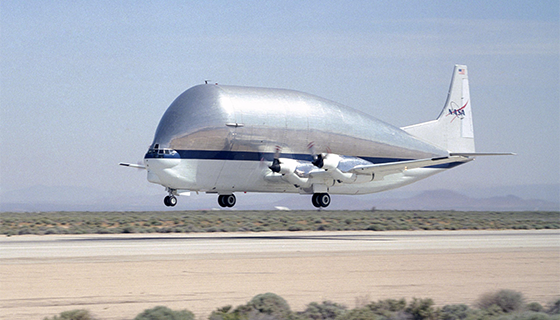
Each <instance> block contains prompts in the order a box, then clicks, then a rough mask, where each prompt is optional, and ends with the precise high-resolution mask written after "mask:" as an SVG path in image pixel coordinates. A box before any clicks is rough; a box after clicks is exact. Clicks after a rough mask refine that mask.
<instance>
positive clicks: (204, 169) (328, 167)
mask: <svg viewBox="0 0 560 320" xmlns="http://www.w3.org/2000/svg"><path fill="white" fill-rule="evenodd" d="M502 154H506V153H475V146H474V131H473V119H472V111H471V101H470V93H469V82H468V73H467V67H466V66H464V65H456V66H455V68H454V71H453V77H452V80H451V85H450V87H449V92H448V96H447V101H446V102H445V105H444V108H443V110H442V111H441V113H440V115H439V116H438V118H437V119H436V120H433V121H429V122H424V123H420V124H416V125H412V126H408V127H403V128H397V127H394V126H391V125H389V124H387V123H385V122H382V121H380V120H378V119H376V118H374V117H372V116H370V115H368V114H365V113H363V112H360V111H357V110H354V109H351V108H349V107H346V106H343V105H341V104H338V103H336V102H333V101H330V100H327V99H323V98H320V97H317V96H314V95H311V94H307V93H303V92H298V91H292V90H284V89H267V88H251V87H238V86H222V85H217V84H216V85H214V84H203V85H198V86H195V87H192V88H190V89H188V90H187V91H185V92H183V93H182V94H181V95H180V96H179V97H177V99H175V101H173V103H172V104H171V106H169V108H168V109H167V111H166V112H165V114H164V115H163V117H162V118H161V121H160V123H159V125H158V127H157V130H156V133H155V137H154V140H153V142H152V144H151V146H150V148H149V150H148V152H147V153H146V155H145V157H144V164H143V165H135V164H129V163H120V165H123V166H129V167H136V168H141V169H146V170H147V172H148V181H150V182H152V183H156V184H160V185H162V186H164V187H165V188H166V190H167V193H168V195H167V196H166V197H165V198H164V203H165V205H167V206H170V207H172V206H175V205H176V204H177V198H176V196H178V195H181V194H182V193H184V192H189V191H196V192H206V193H215V194H218V203H219V205H220V206H222V207H233V206H234V205H235V203H236V198H235V195H234V193H235V192H275V193H278V192H286V193H288V192H289V193H300V194H309V195H312V197H311V202H312V204H313V205H314V206H315V207H318V208H319V207H327V206H328V205H329V204H330V201H331V197H330V194H366V193H374V192H380V191H384V190H389V189H394V188H397V187H401V186H404V185H407V184H410V183H413V182H415V181H418V180H420V179H424V178H426V177H429V176H431V175H434V174H436V173H438V172H442V171H444V170H447V169H450V168H453V167H456V166H458V165H461V164H464V163H466V162H469V161H471V160H473V159H474V158H473V157H474V156H477V155H502ZM508 154H509V153H508Z"/></svg>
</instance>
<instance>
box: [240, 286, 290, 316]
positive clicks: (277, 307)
mask: <svg viewBox="0 0 560 320" xmlns="http://www.w3.org/2000/svg"><path fill="white" fill-rule="evenodd" d="M247 306H248V307H250V308H253V309H255V310H256V311H258V312H259V313H264V314H267V315H272V316H275V317H277V318H278V319H288V318H289V317H290V315H291V313H292V311H291V310H290V305H288V302H286V300H284V298H282V297H280V296H279V295H277V294H274V293H270V292H268V293H264V294H259V295H256V296H255V297H254V298H253V299H251V301H249V303H247Z"/></svg>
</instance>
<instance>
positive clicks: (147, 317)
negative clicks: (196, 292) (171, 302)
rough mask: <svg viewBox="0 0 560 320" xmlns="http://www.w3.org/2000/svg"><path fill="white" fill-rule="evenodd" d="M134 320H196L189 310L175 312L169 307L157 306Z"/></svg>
mask: <svg viewBox="0 0 560 320" xmlns="http://www.w3.org/2000/svg"><path fill="white" fill-rule="evenodd" d="M134 320H194V314H193V313H192V312H190V311H188V310H181V311H174V310H171V309H169V308H167V307H163V306H157V307H154V308H152V309H146V310H144V311H143V312H142V313H140V314H139V315H137V316H136V318H134Z"/></svg>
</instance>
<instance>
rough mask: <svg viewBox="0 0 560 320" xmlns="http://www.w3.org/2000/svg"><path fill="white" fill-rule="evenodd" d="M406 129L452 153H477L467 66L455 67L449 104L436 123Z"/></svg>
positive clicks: (430, 122)
mask: <svg viewBox="0 0 560 320" xmlns="http://www.w3.org/2000/svg"><path fill="white" fill-rule="evenodd" d="M402 129H403V130H404V131H406V132H408V133H410V134H411V135H413V136H415V137H418V138H419V139H422V140H424V141H427V142H429V143H431V144H433V145H435V146H437V147H440V148H442V149H445V150H448V151H449V152H454V153H457V152H459V153H473V152H475V148H474V130H473V118H472V108H471V98H470V92H469V77H468V72H467V66H464V65H455V69H454V70H453V77H452V79H451V85H450V86H449V92H448V94H447V101H446V102H445V106H444V108H443V110H442V112H441V113H440V115H439V117H438V118H437V119H436V120H433V121H428V122H424V123H419V124H415V125H412V126H408V127H404V128H402Z"/></svg>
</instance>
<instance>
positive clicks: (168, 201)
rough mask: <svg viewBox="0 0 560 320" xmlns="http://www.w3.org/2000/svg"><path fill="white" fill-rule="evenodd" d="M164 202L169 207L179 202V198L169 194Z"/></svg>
mask: <svg viewBox="0 0 560 320" xmlns="http://www.w3.org/2000/svg"><path fill="white" fill-rule="evenodd" d="M163 203H164V204H165V205H166V206H168V207H174V206H175V205H176V204H177V198H176V197H175V196H174V195H169V196H166V197H165V198H163Z"/></svg>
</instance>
